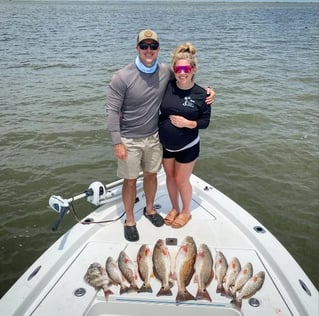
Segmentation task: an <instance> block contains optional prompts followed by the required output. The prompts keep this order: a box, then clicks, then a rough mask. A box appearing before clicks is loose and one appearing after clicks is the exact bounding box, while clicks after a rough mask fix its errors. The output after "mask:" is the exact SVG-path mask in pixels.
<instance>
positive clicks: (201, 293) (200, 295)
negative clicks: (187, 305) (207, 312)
mask: <svg viewBox="0 0 319 316" xmlns="http://www.w3.org/2000/svg"><path fill="white" fill-rule="evenodd" d="M196 299H197V300H207V301H210V302H211V301H212V299H211V298H210V295H209V293H208V292H207V290H206V289H198V290H197V294H196Z"/></svg>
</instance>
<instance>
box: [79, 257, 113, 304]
mask: <svg viewBox="0 0 319 316" xmlns="http://www.w3.org/2000/svg"><path fill="white" fill-rule="evenodd" d="M84 280H85V281H86V282H87V283H88V284H89V285H91V286H93V287H94V288H95V289H96V290H100V289H103V292H104V296H105V298H106V299H108V297H109V295H111V294H114V293H113V292H112V291H111V290H110V288H109V287H110V285H111V282H110V280H109V279H108V277H107V274H106V271H105V269H104V267H103V266H102V265H101V264H100V263H98V262H94V263H91V264H90V266H89V267H88V269H87V271H86V273H85V275H84Z"/></svg>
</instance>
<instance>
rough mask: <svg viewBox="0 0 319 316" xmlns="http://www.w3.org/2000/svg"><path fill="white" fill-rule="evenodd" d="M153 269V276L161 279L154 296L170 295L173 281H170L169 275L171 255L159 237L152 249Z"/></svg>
mask: <svg viewBox="0 0 319 316" xmlns="http://www.w3.org/2000/svg"><path fill="white" fill-rule="evenodd" d="M152 260H153V271H154V275H155V277H156V278H157V279H158V280H160V281H161V283H162V286H161V288H160V290H159V291H158V293H157V294H156V296H170V295H172V291H171V287H172V286H173V283H172V282H171V281H170V277H171V274H172V273H171V264H172V261H171V255H170V252H169V251H168V248H167V247H166V245H165V242H164V240H163V239H159V240H158V241H157V242H156V244H155V246H154V249H153V256H152Z"/></svg>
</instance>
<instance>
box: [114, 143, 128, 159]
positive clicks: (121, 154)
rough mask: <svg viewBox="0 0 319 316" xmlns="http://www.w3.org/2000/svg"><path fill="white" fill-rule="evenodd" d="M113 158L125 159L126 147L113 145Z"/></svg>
mask: <svg viewBox="0 0 319 316" xmlns="http://www.w3.org/2000/svg"><path fill="white" fill-rule="evenodd" d="M114 156H115V157H116V158H117V159H120V160H125V159H127V150H126V147H125V146H124V145H123V144H116V145H114Z"/></svg>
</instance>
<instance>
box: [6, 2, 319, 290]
mask: <svg viewBox="0 0 319 316" xmlns="http://www.w3.org/2000/svg"><path fill="white" fill-rule="evenodd" d="M0 7H1V10H0V22H1V29H0V54H1V58H0V72H1V76H0V87H1V89H0V113H1V116H0V135H1V142H0V174H1V178H0V192H1V199H0V210H1V216H2V220H1V226H0V259H1V260H0V295H1V296H2V295H3V294H4V292H5V291H6V290H7V289H8V288H9V287H10V286H11V285H12V283H13V282H14V281H15V280H16V279H17V278H18V277H19V276H20V275H21V274H22V273H23V272H24V271H25V270H26V268H27V267H28V266H29V265H30V264H31V263H32V262H33V261H34V260H35V259H36V258H37V257H38V256H39V255H40V254H41V253H42V252H43V251H44V250H45V249H47V248H48V247H49V246H50V245H51V244H52V243H53V242H54V241H55V240H56V239H57V238H58V237H59V236H60V235H61V234H62V233H64V232H65V231H67V230H68V229H69V228H70V227H71V226H72V225H73V224H74V218H73V217H72V216H68V217H67V218H66V219H65V220H64V222H63V224H62V226H61V227H60V229H59V231H58V232H56V233H53V232H52V231H51V226H52V225H53V223H54V222H55V220H56V218H57V217H56V214H55V213H54V212H52V211H51V210H49V208H48V206H47V205H48V198H49V196H50V195H51V194H58V195H62V196H64V197H71V196H73V195H75V194H78V193H81V192H83V191H84V190H85V189H86V188H87V187H88V185H89V184H90V183H91V182H93V181H95V180H100V181H103V182H104V183H108V182H111V181H114V180H116V176H115V168H116V162H115V161H114V158H113V148H112V145H111V142H110V137H109V135H108V133H107V131H106V124H105V95H106V85H107V83H108V82H109V81H110V79H111V76H112V73H113V72H114V71H115V70H117V69H118V68H120V67H121V66H123V65H125V64H126V63H128V62H130V61H131V60H133V58H134V57H135V54H136V52H135V45H136V43H135V40H136V36H137V33H138V31H139V30H140V29H143V28H146V27H150V28H154V29H155V30H157V31H158V33H159V36H160V40H161V53H160V59H161V61H162V62H166V63H169V60H170V52H171V51H172V49H173V48H174V47H175V45H177V44H179V43H181V42H183V41H185V40H189V41H191V42H192V43H193V44H194V45H195V46H196V47H197V48H198V59H199V73H198V75H197V82H198V83H201V84H206V85H210V86H213V87H214V89H215V91H216V93H217V97H216V102H215V105H214V108H213V116H212V124H211V125H210V127H209V128H208V129H207V130H205V131H202V133H201V135H202V144H203V146H202V150H201V156H200V159H199V161H198V162H197V165H196V168H195V173H196V174H197V175H198V176H200V177H202V178H203V179H205V180H206V181H208V182H209V183H211V184H213V185H214V186H216V187H217V188H218V189H219V190H221V191H222V192H224V193H225V194H227V195H228V196H230V197H231V198H232V199H233V200H235V201H237V202H238V203H239V204H240V205H241V206H243V207H244V208H245V209H247V210H248V211H249V212H251V214H253V215H254V216H255V217H256V218H257V219H258V220H260V221H261V222H262V223H263V224H264V225H265V226H266V227H267V228H268V229H269V230H270V231H271V232H272V233H273V234H274V235H275V236H276V237H277V238H278V239H279V240H280V241H281V242H282V243H283V244H284V245H285V246H286V247H287V249H288V250H289V251H290V252H291V253H292V255H293V256H294V257H295V259H296V260H297V261H298V263H299V264H300V265H301V266H302V268H303V269H304V270H305V271H306V273H307V274H308V275H309V277H310V278H311V279H312V281H313V282H314V284H315V285H316V286H317V287H318V285H319V272H318V260H319V252H318V229H319V219H318V209H319V207H318V206H319V201H318V198H317V194H318V175H319V172H318V162H319V161H318V160H319V159H318V118H319V115H318V114H319V107H318V105H319V78H318V73H319V58H318V57H319V56H318V52H319V20H318V14H319V5H318V3H317V4H300V3H255V4H254V3H237V4H235V3H207V2H206V3H192V2H186V3H185V2H173V3H169V2H156V3H155V2H132V1H130V2H14V1H11V2H5V3H3V2H2V3H1V4H0ZM76 207H77V212H78V215H79V216H80V217H83V216H85V215H86V214H87V213H88V211H90V210H92V209H93V207H92V206H90V205H88V204H87V203H86V202H84V201H79V203H77V204H76ZM274 256H276V254H274Z"/></svg>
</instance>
